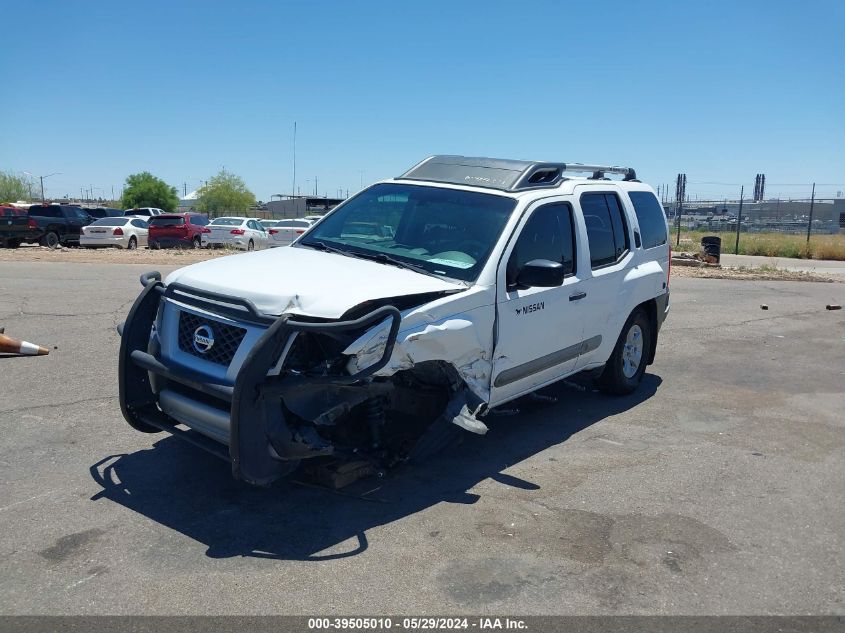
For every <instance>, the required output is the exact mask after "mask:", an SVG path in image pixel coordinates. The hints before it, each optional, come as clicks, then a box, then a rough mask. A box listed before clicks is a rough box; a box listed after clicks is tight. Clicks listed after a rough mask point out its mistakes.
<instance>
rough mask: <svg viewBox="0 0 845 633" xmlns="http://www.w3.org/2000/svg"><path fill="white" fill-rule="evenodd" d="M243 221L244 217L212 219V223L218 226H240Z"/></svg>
mask: <svg viewBox="0 0 845 633" xmlns="http://www.w3.org/2000/svg"><path fill="white" fill-rule="evenodd" d="M243 222H244V219H243V218H217V219H216V220H212V221H211V224H212V225H216V226H240V225H241V224H243Z"/></svg>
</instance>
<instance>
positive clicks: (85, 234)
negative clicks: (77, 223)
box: [79, 217, 149, 251]
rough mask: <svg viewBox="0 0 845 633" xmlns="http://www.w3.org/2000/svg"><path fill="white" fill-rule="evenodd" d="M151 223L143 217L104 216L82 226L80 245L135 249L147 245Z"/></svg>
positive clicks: (85, 246)
mask: <svg viewBox="0 0 845 633" xmlns="http://www.w3.org/2000/svg"><path fill="white" fill-rule="evenodd" d="M148 233H149V225H148V224H147V223H146V222H145V221H144V220H142V219H141V218H132V217H122V218H121V217H117V218H102V219H100V220H97V221H96V222H92V223H91V224H89V225H88V226H83V227H82V233H81V234H80V236H79V245H80V246H82V247H84V248H105V247H116V248H126V249H129V250H130V251H134V250H135V249H136V248H138V247H139V246H146V245H147V234H148Z"/></svg>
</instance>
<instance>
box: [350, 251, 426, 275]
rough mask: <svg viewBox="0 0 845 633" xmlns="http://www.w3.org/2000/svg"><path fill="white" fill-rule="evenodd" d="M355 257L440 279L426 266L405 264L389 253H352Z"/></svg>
mask: <svg viewBox="0 0 845 633" xmlns="http://www.w3.org/2000/svg"><path fill="white" fill-rule="evenodd" d="M350 254H351V255H352V256H353V257H360V258H361V259H369V260H372V261H374V262H381V263H383V264H390V265H391V266H398V267H399V268H406V269H408V270H413V271H414V272H418V273H423V274H424V275H432V276H434V277H440V275H437V274H435V273H433V272H431V271H429V270H426V268H425V267H424V266H421V265H420V264H412V263H411V262H405V261H402V260H401V259H396V258H395V257H391V256H390V255H388V254H387V253H358V252H355V253H350Z"/></svg>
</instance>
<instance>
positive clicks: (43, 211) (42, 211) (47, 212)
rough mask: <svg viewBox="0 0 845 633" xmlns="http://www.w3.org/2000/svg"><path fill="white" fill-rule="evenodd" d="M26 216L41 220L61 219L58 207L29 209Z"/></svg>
mask: <svg viewBox="0 0 845 633" xmlns="http://www.w3.org/2000/svg"><path fill="white" fill-rule="evenodd" d="M27 215H36V216H41V217H42V218H60V217H62V211H61V209H59V208H58V207H30V208H29V211H28V212H27Z"/></svg>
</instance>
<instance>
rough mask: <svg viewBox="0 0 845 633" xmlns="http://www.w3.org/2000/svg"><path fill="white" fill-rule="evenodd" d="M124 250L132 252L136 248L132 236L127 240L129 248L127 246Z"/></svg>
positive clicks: (136, 245)
mask: <svg viewBox="0 0 845 633" xmlns="http://www.w3.org/2000/svg"><path fill="white" fill-rule="evenodd" d="M126 248H128V249H129V250H130V251H134V250H135V249H136V248H138V240H137V239H135V236H134V235H133V236H132V237H130V238H129V246H127V247H126Z"/></svg>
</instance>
